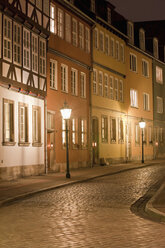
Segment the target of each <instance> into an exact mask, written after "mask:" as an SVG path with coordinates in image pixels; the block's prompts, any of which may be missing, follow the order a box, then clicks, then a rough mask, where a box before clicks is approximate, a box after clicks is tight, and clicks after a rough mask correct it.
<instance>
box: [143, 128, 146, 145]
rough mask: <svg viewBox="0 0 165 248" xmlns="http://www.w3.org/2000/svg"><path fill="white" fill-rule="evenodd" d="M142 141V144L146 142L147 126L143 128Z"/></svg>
mask: <svg viewBox="0 0 165 248" xmlns="http://www.w3.org/2000/svg"><path fill="white" fill-rule="evenodd" d="M143 142H144V144H147V128H146V127H145V128H144V129H143Z"/></svg>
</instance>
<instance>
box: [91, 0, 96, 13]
mask: <svg viewBox="0 0 165 248" xmlns="http://www.w3.org/2000/svg"><path fill="white" fill-rule="evenodd" d="M91 11H92V12H95V0H91Z"/></svg>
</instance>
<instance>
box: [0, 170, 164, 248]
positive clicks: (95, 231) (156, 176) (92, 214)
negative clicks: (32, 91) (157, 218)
mask: <svg viewBox="0 0 165 248" xmlns="http://www.w3.org/2000/svg"><path fill="white" fill-rule="evenodd" d="M164 175H165V168H164V166H152V167H146V168H140V169H134V170H132V171H127V172H122V173H120V174H116V175H111V176H105V177H101V178H97V179H94V180H90V181H87V182H84V183H78V184H74V185H70V186H66V187H63V188H59V189H56V190H51V191H49V192H44V193H41V194H38V195H35V196H33V197H31V198H27V199H24V200H22V201H19V202H15V203H13V204H12V205H10V206H6V207H3V208H1V209H0V220H1V221H0V223H1V224H0V243H1V245H0V247H1V248H9V247H10V248H30V247H32V248H54V247H55V248H63V247H66V248H68V247H73V248H79V247H86V248H90V247H91V248H92V247H95V248H97V247H98V248H99V247H108V248H126V247H129V248H133V247H135V248H138V247H143V248H156V247H159V248H161V247H162V248H164V247H165V245H164V244H165V235H164V233H165V225H164V224H160V223H156V222H152V221H150V220H146V219H143V218H140V217H139V216H136V215H134V214H133V213H132V212H131V211H130V206H131V204H133V203H134V202H135V201H136V200H138V199H139V198H140V197H142V196H143V195H144V194H145V193H146V191H148V189H149V188H150V187H151V186H152V185H153V184H154V183H155V182H156V181H158V180H160V179H162V178H163V176H164Z"/></svg>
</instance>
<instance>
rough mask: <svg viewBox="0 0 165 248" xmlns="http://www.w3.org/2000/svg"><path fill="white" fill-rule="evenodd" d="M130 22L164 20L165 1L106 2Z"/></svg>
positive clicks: (116, 0) (123, 0)
mask: <svg viewBox="0 0 165 248" xmlns="http://www.w3.org/2000/svg"><path fill="white" fill-rule="evenodd" d="M108 1H109V2H110V3H112V4H113V5H114V6H115V7H116V11H117V12H119V13H120V14H121V15H123V16H124V17H125V18H126V19H128V20H130V21H151V20H165V0H108Z"/></svg>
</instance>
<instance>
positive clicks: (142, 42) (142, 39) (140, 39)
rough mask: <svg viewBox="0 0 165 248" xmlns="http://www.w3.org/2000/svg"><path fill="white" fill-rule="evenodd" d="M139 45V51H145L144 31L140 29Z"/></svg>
mask: <svg viewBox="0 0 165 248" xmlns="http://www.w3.org/2000/svg"><path fill="white" fill-rule="evenodd" d="M139 45H140V49H142V50H143V51H145V31H144V29H142V28H140V30H139Z"/></svg>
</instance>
